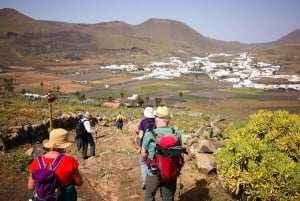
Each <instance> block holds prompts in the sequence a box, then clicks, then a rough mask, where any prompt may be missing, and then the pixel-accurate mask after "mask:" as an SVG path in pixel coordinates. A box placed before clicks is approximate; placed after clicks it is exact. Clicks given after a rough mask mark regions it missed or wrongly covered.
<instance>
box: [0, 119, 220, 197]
mask: <svg viewBox="0 0 300 201" xmlns="http://www.w3.org/2000/svg"><path fill="white" fill-rule="evenodd" d="M96 128H97V129H98V130H99V131H98V134H97V136H96V156H95V157H91V158H88V159H87V160H83V159H82V158H81V152H80V151H77V149H76V145H75V143H74V144H73V145H72V146H71V147H70V148H68V149H67V153H66V154H69V155H73V156H74V157H75V158H76V159H77V160H78V161H79V163H80V166H79V168H80V172H81V173H82V176H83V179H84V183H83V185H82V186H81V187H78V188H77V192H78V201H142V200H144V190H143V189H142V185H141V184H142V180H141V173H140V169H139V161H138V157H139V153H138V146H137V145H136V144H135V140H134V139H135V133H134V129H135V128H137V125H130V124H125V125H124V134H117V133H116V129H115V127H104V126H101V125H100V124H97V125H96ZM70 140H72V141H73V142H74V135H73V131H70ZM38 147H39V148H41V145H38ZM28 148H30V145H24V146H22V147H20V148H19V149H22V150H27V149H28ZM88 154H89V150H88ZM195 164H196V163H195V161H192V160H189V159H188V157H185V165H184V167H183V169H182V175H181V176H180V178H179V179H178V182H177V184H178V188H177V192H176V199H175V201H178V200H181V201H201V200H203V201H204V200H209V194H208V193H209V188H210V187H211V186H213V185H215V182H211V181H216V179H215V178H213V180H212V179H211V178H210V179H209V181H210V183H209V184H208V183H207V181H208V178H207V176H206V175H205V174H201V173H200V172H199V171H198V170H197V168H196V165H195ZM12 184H13V185H12ZM0 185H1V186H2V188H1V189H0V201H2V200H3V201H4V200H7V199H8V198H9V200H11V201H20V200H28V198H29V197H30V196H31V192H29V191H28V190H27V178H25V177H24V175H18V174H15V173H14V172H13V171H11V170H9V169H7V168H5V167H3V166H0ZM156 197H157V199H156V200H157V201H161V199H160V196H159V195H158V194H157V196H156ZM179 197H180V199H179Z"/></svg>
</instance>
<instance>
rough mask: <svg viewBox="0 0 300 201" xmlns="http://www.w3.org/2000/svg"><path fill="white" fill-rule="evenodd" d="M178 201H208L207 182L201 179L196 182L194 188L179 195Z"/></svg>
mask: <svg viewBox="0 0 300 201" xmlns="http://www.w3.org/2000/svg"><path fill="white" fill-rule="evenodd" d="M179 200H180V201H210V200H211V198H210V196H209V188H208V187H207V181H206V180H205V179H201V180H199V181H197V183H196V186H195V187H194V188H191V189H190V190H188V191H186V192H184V193H183V194H181V195H179Z"/></svg>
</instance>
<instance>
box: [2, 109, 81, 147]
mask: <svg viewBox="0 0 300 201" xmlns="http://www.w3.org/2000/svg"><path fill="white" fill-rule="evenodd" d="M78 118H79V117H78V116H77V115H75V114H74V115H72V114H71V115H69V114H63V115H62V116H61V117H58V118H54V119H53V122H52V123H53V128H64V129H66V130H71V129H74V128H75V125H76V123H77V122H78V120H79V119H78ZM49 127H50V120H49V119H48V120H46V121H44V122H42V123H39V124H33V125H22V126H14V127H11V128H9V130H8V131H7V133H1V134H0V150H4V151H5V150H8V149H11V148H13V147H17V146H20V145H23V144H30V143H36V142H42V141H43V140H44V139H48V138H49Z"/></svg>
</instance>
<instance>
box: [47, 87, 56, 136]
mask: <svg viewBox="0 0 300 201" xmlns="http://www.w3.org/2000/svg"><path fill="white" fill-rule="evenodd" d="M55 99H56V98H55V97H54V96H53V95H52V94H51V93H50V92H48V95H47V101H48V108H49V116H50V128H49V129H50V131H52V130H53V118H52V102H54V101H55Z"/></svg>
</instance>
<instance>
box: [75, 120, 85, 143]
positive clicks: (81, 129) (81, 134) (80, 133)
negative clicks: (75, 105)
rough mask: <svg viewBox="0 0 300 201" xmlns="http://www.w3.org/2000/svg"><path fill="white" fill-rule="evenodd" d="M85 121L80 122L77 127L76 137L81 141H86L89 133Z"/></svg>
mask: <svg viewBox="0 0 300 201" xmlns="http://www.w3.org/2000/svg"><path fill="white" fill-rule="evenodd" d="M84 122H85V121H78V122H77V124H76V127H75V133H76V137H77V138H79V139H85V137H86V134H87V131H86V129H85V127H84Z"/></svg>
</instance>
